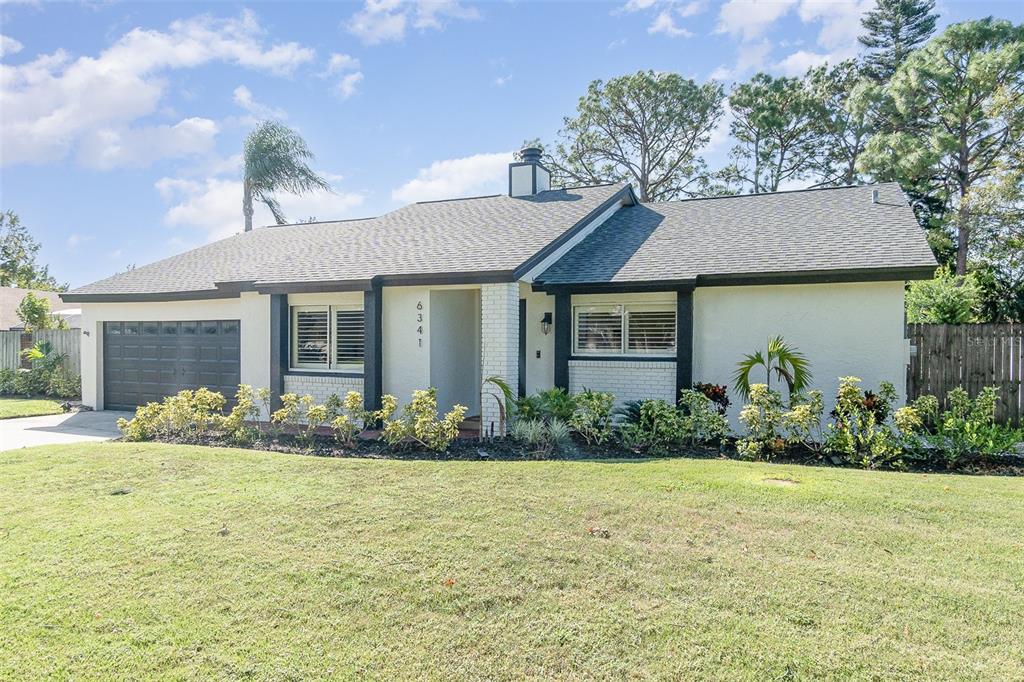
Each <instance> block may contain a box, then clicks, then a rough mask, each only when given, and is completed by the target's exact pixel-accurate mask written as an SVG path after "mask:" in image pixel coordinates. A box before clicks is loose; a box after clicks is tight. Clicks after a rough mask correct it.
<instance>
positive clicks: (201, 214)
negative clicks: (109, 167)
mask: <svg viewBox="0 0 1024 682" xmlns="http://www.w3.org/2000/svg"><path fill="white" fill-rule="evenodd" d="M321 175H324V176H325V177H327V178H328V179H334V178H338V177H340V176H337V175H333V174H330V173H321ZM155 187H156V189H157V191H158V192H160V196H161V197H163V199H164V201H166V202H168V203H169V204H171V205H170V207H169V208H168V209H167V212H166V214H165V215H164V223H165V224H167V225H168V226H170V227H175V228H182V229H189V230H198V231H199V232H200V233H201V234H202V237H203V238H204V239H205V240H206V241H213V240H216V239H222V238H224V237H228V236H231V235H232V234H235V233H237V232H241V231H242V228H243V225H244V222H243V218H242V181H241V180H238V179H234V178H224V177H209V178H205V179H199V180H196V179H189V178H183V177H174V178H172V177H166V178H161V179H160V180H158V181H157V182H156V184H155ZM277 198H278V200H279V201H280V202H281V209H282V210H283V211H284V214H285V215H286V216H287V217H288V219H289V220H290V221H300V220H306V219H308V218H311V217H315V218H316V219H318V220H334V219H340V218H344V217H346V216H348V215H349V213H350V211H351V210H352V209H353V208H355V207H357V206H359V205H360V204H362V202H363V195H362V194H358V193H353V192H336V193H329V192H318V193H316V194H308V195H303V196H296V195H293V194H283V193H282V194H280V195H279V196H278V197H277ZM253 208H254V215H253V225H256V226H263V225H273V224H274V218H273V216H272V215H271V213H270V211H269V210H268V209H267V207H266V206H264V205H263V204H260V203H256V204H254V206H253Z"/></svg>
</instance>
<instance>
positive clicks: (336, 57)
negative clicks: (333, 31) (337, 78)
mask: <svg viewBox="0 0 1024 682" xmlns="http://www.w3.org/2000/svg"><path fill="white" fill-rule="evenodd" d="M358 70H359V60H358V59H356V58H355V57H353V56H352V55H348V54H339V53H337V52H334V53H332V54H331V58H330V59H329V60H328V61H327V73H329V74H330V73H344V72H345V71H358Z"/></svg>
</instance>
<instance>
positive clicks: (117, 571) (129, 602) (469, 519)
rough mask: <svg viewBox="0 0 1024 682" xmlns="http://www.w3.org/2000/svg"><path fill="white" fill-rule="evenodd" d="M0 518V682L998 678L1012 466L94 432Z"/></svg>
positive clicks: (1002, 662) (1003, 661) (1005, 660)
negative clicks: (905, 469) (389, 457)
mask: <svg viewBox="0 0 1024 682" xmlns="http://www.w3.org/2000/svg"><path fill="white" fill-rule="evenodd" d="M772 479H776V480H772ZM779 479H781V480H779ZM115 492H121V493H126V494H112V493H115ZM0 510H2V514H0V651H2V652H3V654H2V655H0V679H10V678H40V677H57V678H75V679H110V678H115V677H116V678H119V679H139V678H171V679H190V678H198V679H203V678H220V679H227V678H231V679H237V678H253V679H303V678H325V677H334V678H350V677H370V678H377V679H401V678H418V679H423V678H434V679H441V678H449V679H451V678H463V679H465V678H471V679H516V680H517V679H528V678H533V679H541V678H555V679H594V678H613V679H622V678H662V679H680V678H683V679H693V678H709V677H712V678H716V679H749V680H764V679H809V678H832V679H844V680H845V679H885V680H892V679H921V678H930V679H942V680H948V679H969V680H981V679H984V680H990V679H1007V680H1009V679H1016V680H1019V679H1022V678H1024V647H1022V646H1021V632H1024V481H1022V480H1021V479H1011V478H995V477H965V476H942V475H917V474H897V473H876V472H863V471H848V470H839V469H827V468H809V467H799V466H771V465H764V464H746V463H741V462H732V461H704V460H646V461H635V462H602V461H593V462H534V463H522V462H406V461H372V460H353V459H347V460H346V459H316V458H312V457H302V456H296V455H282V454H271V453H261V452H252V451H243V450H227V449H203V448H195V447H185V446H171V445H152V444H130V443H113V444H112V443H99V444H90V445H79V446H62V447H47V448H35V449H27V450H18V451H13V452H2V453H0ZM594 526H598V527H600V528H603V529H607V530H608V531H609V532H610V537H608V538H602V537H595V536H593V535H591V534H590V533H589V532H588V530H587V529H588V528H590V527H594Z"/></svg>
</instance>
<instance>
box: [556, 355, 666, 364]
mask: <svg viewBox="0 0 1024 682" xmlns="http://www.w3.org/2000/svg"><path fill="white" fill-rule="evenodd" d="M590 361H595V362H675V361H676V355H675V353H673V354H672V355H654V356H651V355H570V356H569V362H590Z"/></svg>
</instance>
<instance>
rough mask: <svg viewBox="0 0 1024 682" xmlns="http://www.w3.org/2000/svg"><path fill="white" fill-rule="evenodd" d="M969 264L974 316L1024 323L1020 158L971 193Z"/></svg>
mask: <svg viewBox="0 0 1024 682" xmlns="http://www.w3.org/2000/svg"><path fill="white" fill-rule="evenodd" d="M970 214H971V217H972V220H973V222H972V225H971V233H972V234H973V235H974V245H973V246H972V257H971V262H970V265H969V267H970V269H971V271H972V272H973V274H974V275H975V279H976V280H977V282H978V287H979V288H980V290H981V304H980V307H979V317H980V318H981V319H982V320H984V321H986V322H1024V162H1018V163H1015V164H1014V167H1012V168H1004V169H1002V170H1001V171H1000V172H999V173H998V174H997V175H996V177H995V179H994V180H993V181H992V182H989V183H986V184H985V185H984V186H983V187H982V188H980V189H978V190H977V191H976V192H974V194H973V196H972V197H971V203H970Z"/></svg>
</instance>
